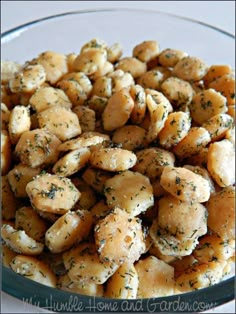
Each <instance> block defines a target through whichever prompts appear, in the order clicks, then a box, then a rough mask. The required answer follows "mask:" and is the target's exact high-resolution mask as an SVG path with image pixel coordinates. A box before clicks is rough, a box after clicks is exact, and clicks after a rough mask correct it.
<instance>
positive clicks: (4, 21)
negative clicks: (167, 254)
mask: <svg viewBox="0 0 236 314" xmlns="http://www.w3.org/2000/svg"><path fill="white" fill-rule="evenodd" d="M107 7H109V8H117V7H123V8H133V7H135V8H140V9H142V8H145V9H147V8H148V9H153V10H159V11H164V12H169V13H174V14H177V15H180V16H185V17H189V18H193V19H196V20H199V21H202V22H205V23H208V24H211V25H213V26H216V27H219V28H221V29H223V30H225V31H227V32H230V33H232V34H234V33H235V1H109V2H107V1H1V32H4V31H6V30H9V29H11V28H13V27H16V26H19V25H21V24H24V23H27V22H30V21H32V20H34V19H38V18H41V17H45V16H49V15H53V14H57V13H62V12H67V11H72V10H85V9H91V8H107ZM1 299H2V300H1V301H2V302H1V312H2V313H46V311H45V310H42V309H39V308H37V307H33V306H30V305H25V304H23V303H22V302H21V301H20V300H17V299H15V298H13V297H12V296H10V295H7V294H6V293H4V292H2V293H1ZM234 309H235V301H232V302H229V303H227V304H225V305H224V306H220V307H218V308H215V309H213V310H209V311H206V312H205V313H234Z"/></svg>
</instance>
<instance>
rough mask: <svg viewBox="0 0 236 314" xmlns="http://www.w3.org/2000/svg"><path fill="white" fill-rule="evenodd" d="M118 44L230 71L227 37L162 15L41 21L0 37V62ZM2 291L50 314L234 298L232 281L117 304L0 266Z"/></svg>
mask: <svg viewBox="0 0 236 314" xmlns="http://www.w3.org/2000/svg"><path fill="white" fill-rule="evenodd" d="M96 37H97V38H101V39H103V40H105V41H106V42H107V43H108V44H109V45H111V44H113V43H115V42H119V43H120V44H121V45H122V47H123V56H130V55H131V53H132V48H133V47H134V46H135V45H136V44H138V43H141V42H142V41H144V40H157V41H158V42H159V44H160V46H161V49H162V50H163V49H165V48H176V49H180V50H183V51H186V52H187V53H188V54H189V55H192V56H196V57H200V58H202V59H203V60H204V61H205V62H206V63H207V64H209V65H211V64H229V65H231V66H232V68H234V67H235V40H234V38H235V37H234V36H233V35H232V34H229V33H227V32H225V31H223V30H221V29H218V28H216V27H213V26H210V25H207V24H205V23H202V22H199V21H195V20H191V19H188V18H183V17H179V16H175V15H171V14H167V13H163V12H157V11H148V10H134V9H103V10H96V9H94V10H89V11H76V12H68V13H63V14H58V15H54V16H49V17H46V18H42V19H39V20H36V21H32V22H30V23H27V24H24V25H21V26H19V27H16V28H14V29H12V30H9V31H7V32H5V33H3V34H2V35H1V58H2V60H11V61H16V62H19V63H24V62H25V61H27V60H30V59H32V58H34V57H35V56H37V55H38V54H39V53H41V52H43V51H46V50H53V51H56V52H61V53H71V52H75V53H76V52H77V53H79V50H80V47H81V46H82V45H83V44H84V43H86V42H88V41H89V40H91V39H92V38H96ZM2 289H3V291H5V292H6V293H8V294H10V295H12V296H14V297H16V298H18V299H20V300H22V301H23V302H25V303H27V304H32V305H36V306H38V307H41V308H45V309H48V310H51V311H55V312H202V311H205V310H209V309H210V308H213V307H216V306H219V305H221V304H224V303H226V302H228V301H230V300H233V299H234V277H230V278H228V279H226V280H223V281H222V282H220V283H219V284H216V285H214V286H211V287H209V288H204V289H201V290H197V291H193V292H189V293H184V294H179V295H173V296H168V297H161V298H151V299H136V300H117V299H107V298H98V297H90V296H84V295H79V294H75V293H69V292H65V291H62V290H57V289H53V288H50V287H47V286H44V285H41V284H39V283H37V282H33V281H32V280H29V279H27V278H24V277H22V276H20V275H18V274H16V273H14V272H13V271H12V270H11V269H8V268H6V267H4V266H3V269H2Z"/></svg>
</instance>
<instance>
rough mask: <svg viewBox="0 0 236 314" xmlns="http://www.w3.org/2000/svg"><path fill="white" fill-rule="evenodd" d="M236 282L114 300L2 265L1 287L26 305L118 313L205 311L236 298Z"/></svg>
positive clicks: (230, 279) (70, 310)
mask: <svg viewBox="0 0 236 314" xmlns="http://www.w3.org/2000/svg"><path fill="white" fill-rule="evenodd" d="M12 282H14V288H13V287H12V284H11V283H12ZM234 284H235V278H234V277H231V278H229V279H227V280H224V281H222V282H219V283H218V284H215V285H213V286H210V287H207V288H203V289H199V290H194V291H191V292H187V293H182V294H176V295H170V296H166V297H158V298H154V297H153V298H145V299H113V298H105V297H95V296H87V295H82V294H78V293H74V292H68V291H64V290H60V289H58V288H52V287H49V286H45V285H43V284H41V283H38V282H36V281H33V280H30V279H29V278H27V277H24V276H22V275H19V274H17V273H15V272H14V271H13V270H12V269H10V268H8V267H6V266H3V272H2V290H3V291H4V292H5V293H8V294H10V295H11V296H13V297H16V298H17V299H19V300H21V301H23V303H24V305H35V306H37V307H40V308H42V309H47V310H50V311H56V312H64V313H65V309H67V310H68V312H71V313H78V312H82V313H88V312H95V313H97V312H101V308H102V312H119V313H120V312H132V313H135V312H145V313H147V312H148V313H151V312H168V313H172V312H177V313H181V312H184V313H186V312H189V313H193V312H195V313H196V312H202V311H205V310H210V309H213V308H215V307H217V306H220V305H222V304H225V303H227V302H229V301H232V300H233V299H234V297H235V289H234ZM222 289H223V292H224V293H222ZM78 309H79V311H78ZM66 313H67V312H66Z"/></svg>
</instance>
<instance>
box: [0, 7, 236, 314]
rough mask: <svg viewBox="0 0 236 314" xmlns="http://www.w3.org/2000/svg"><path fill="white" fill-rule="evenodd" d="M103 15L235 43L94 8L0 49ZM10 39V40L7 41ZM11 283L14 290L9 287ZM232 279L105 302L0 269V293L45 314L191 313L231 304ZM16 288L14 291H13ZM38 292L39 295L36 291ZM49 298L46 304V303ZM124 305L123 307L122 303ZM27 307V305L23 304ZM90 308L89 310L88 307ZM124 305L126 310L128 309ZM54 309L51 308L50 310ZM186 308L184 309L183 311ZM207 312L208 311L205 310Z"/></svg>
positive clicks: (26, 25) (10, 33)
mask: <svg viewBox="0 0 236 314" xmlns="http://www.w3.org/2000/svg"><path fill="white" fill-rule="evenodd" d="M104 12H107V13H109V12H137V13H142V12H144V13H152V14H159V15H163V16H166V17H170V18H175V19H179V20H184V21H187V22H190V23H193V24H199V25H201V26H205V27H207V28H209V29H212V30H214V31H216V32H219V33H221V34H223V35H226V36H228V37H230V38H232V39H235V35H233V34H231V33H230V32H228V31H225V30H223V29H221V28H218V27H216V26H213V25H211V24H208V23H205V22H202V21H199V20H197V19H192V18H188V17H185V16H180V15H177V14H173V13H169V12H165V11H159V10H150V9H134V8H97V9H96V8H95V9H89V10H87V9H85V10H73V11H68V12H63V13H58V14H53V15H49V16H46V17H42V18H39V19H36V20H33V21H30V22H27V23H24V24H21V25H19V26H16V27H14V28H11V29H9V30H7V31H5V32H3V33H1V45H2V44H4V43H5V42H7V41H10V40H11V39H14V37H15V36H14V35H16V36H17V33H18V32H19V31H22V32H23V31H27V30H28V29H29V28H31V27H33V26H35V25H38V24H41V23H44V22H46V21H48V20H52V19H59V18H63V17H67V16H73V15H79V14H89V13H104ZM9 37H10V38H9ZM12 282H14V284H15V286H14V288H13V287H12V285H11V283H12ZM234 284H235V277H234V276H233V277H231V278H229V279H226V280H224V281H222V282H219V283H218V284H215V285H213V286H210V287H207V288H203V289H199V290H195V291H192V292H187V293H183V294H177V295H171V296H168V297H159V298H151V299H133V300H131V299H130V300H128V299H110V298H109V299H108V298H103V297H91V296H86V295H81V294H77V293H71V292H67V291H63V290H59V289H55V288H51V287H48V286H45V285H43V284H40V283H38V282H35V281H32V280H30V279H28V278H26V277H23V276H22V275H19V274H17V273H15V272H14V271H13V270H11V269H9V268H8V267H6V266H4V265H2V290H3V291H4V292H5V293H7V294H9V295H11V296H13V297H16V298H17V299H19V300H21V301H23V302H26V301H27V300H28V302H29V304H32V305H37V306H39V307H41V308H45V309H46V308H47V309H48V310H52V311H53V310H54V309H55V308H54V307H55V306H56V310H57V312H64V307H63V305H64V304H65V303H67V305H70V306H72V304H68V302H69V303H70V302H71V301H70V300H71V297H72V298H74V300H76V299H75V298H79V299H80V300H82V301H83V310H82V312H83V313H85V312H96V311H98V312H99V311H100V312H101V308H100V307H99V306H100V303H104V304H107V305H108V306H107V307H105V310H104V309H103V312H109V311H110V310H111V307H109V305H110V304H112V303H113V304H114V303H116V305H117V307H116V308H112V309H113V310H112V312H124V308H123V307H122V304H127V305H126V309H127V308H128V310H127V311H126V312H136V311H135V308H136V307H135V305H137V304H138V302H139V304H140V306H142V308H141V310H140V308H139V309H138V312H154V310H153V309H154V307H155V312H156V311H157V312H160V311H161V312H192V311H193V305H194V304H198V305H199V304H200V303H202V306H204V305H205V306H207V305H209V306H211V308H213V307H216V306H219V305H222V304H223V303H226V302H229V301H232V300H233V299H234V298H235V289H234ZM16 288H17V289H16ZM222 289H224V290H223V291H224V294H223V295H222ZM40 290H41V291H40ZM39 291H40V293H39ZM48 296H49V298H50V300H49V299H47V297H48ZM49 302H50V305H51V309H50V308H48V306H49ZM124 302H127V303H124ZM161 302H167V303H164V304H168V306H167V307H165V309H164V310H163V308H162V303H161ZM176 302H177V303H178V304H179V305H181V304H183V305H184V306H182V309H181V308H179V307H176V306H175V304H177V303H176ZM26 303H27V302H26ZM92 304H93V306H92ZM128 304H129V305H130V306H128ZM150 304H152V308H150ZM53 306H54V307H53ZM186 307H187V309H186ZM207 309H210V308H207ZM200 311H202V308H198V309H196V310H194V312H200ZM70 312H72V313H76V312H78V310H77V309H75V308H73V306H72V310H71V311H70Z"/></svg>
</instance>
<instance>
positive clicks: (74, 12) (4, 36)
mask: <svg viewBox="0 0 236 314" xmlns="http://www.w3.org/2000/svg"><path fill="white" fill-rule="evenodd" d="M104 12H136V13H141V12H144V13H152V14H155V13H156V14H160V15H164V16H167V17H172V18H176V19H179V20H184V21H188V22H190V23H193V24H199V25H201V26H205V27H207V28H210V29H212V30H215V31H217V32H220V33H222V34H224V35H226V36H228V37H230V38H232V39H235V35H234V34H232V33H230V32H228V31H225V30H223V29H221V28H219V27H217V26H214V25H211V24H209V23H205V22H202V21H200V20H198V19H193V18H189V17H186V16H181V15H178V14H174V13H169V12H165V11H161V10H150V9H136V8H123V7H121V8H109V7H108V8H97V9H96V8H95V9H85V10H72V11H67V12H63V13H58V14H52V15H48V16H45V17H42V18H39V19H36V20H33V21H29V22H27V23H24V24H21V25H18V26H16V27H13V28H11V29H9V30H6V31H5V32H3V33H1V44H4V40H7V36H9V35H12V34H13V33H14V32H18V31H20V30H21V31H25V30H27V29H28V28H30V27H33V26H34V25H36V24H40V23H43V22H45V21H48V20H51V19H57V18H61V17H65V16H70V15H77V14H87V13H104Z"/></svg>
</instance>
